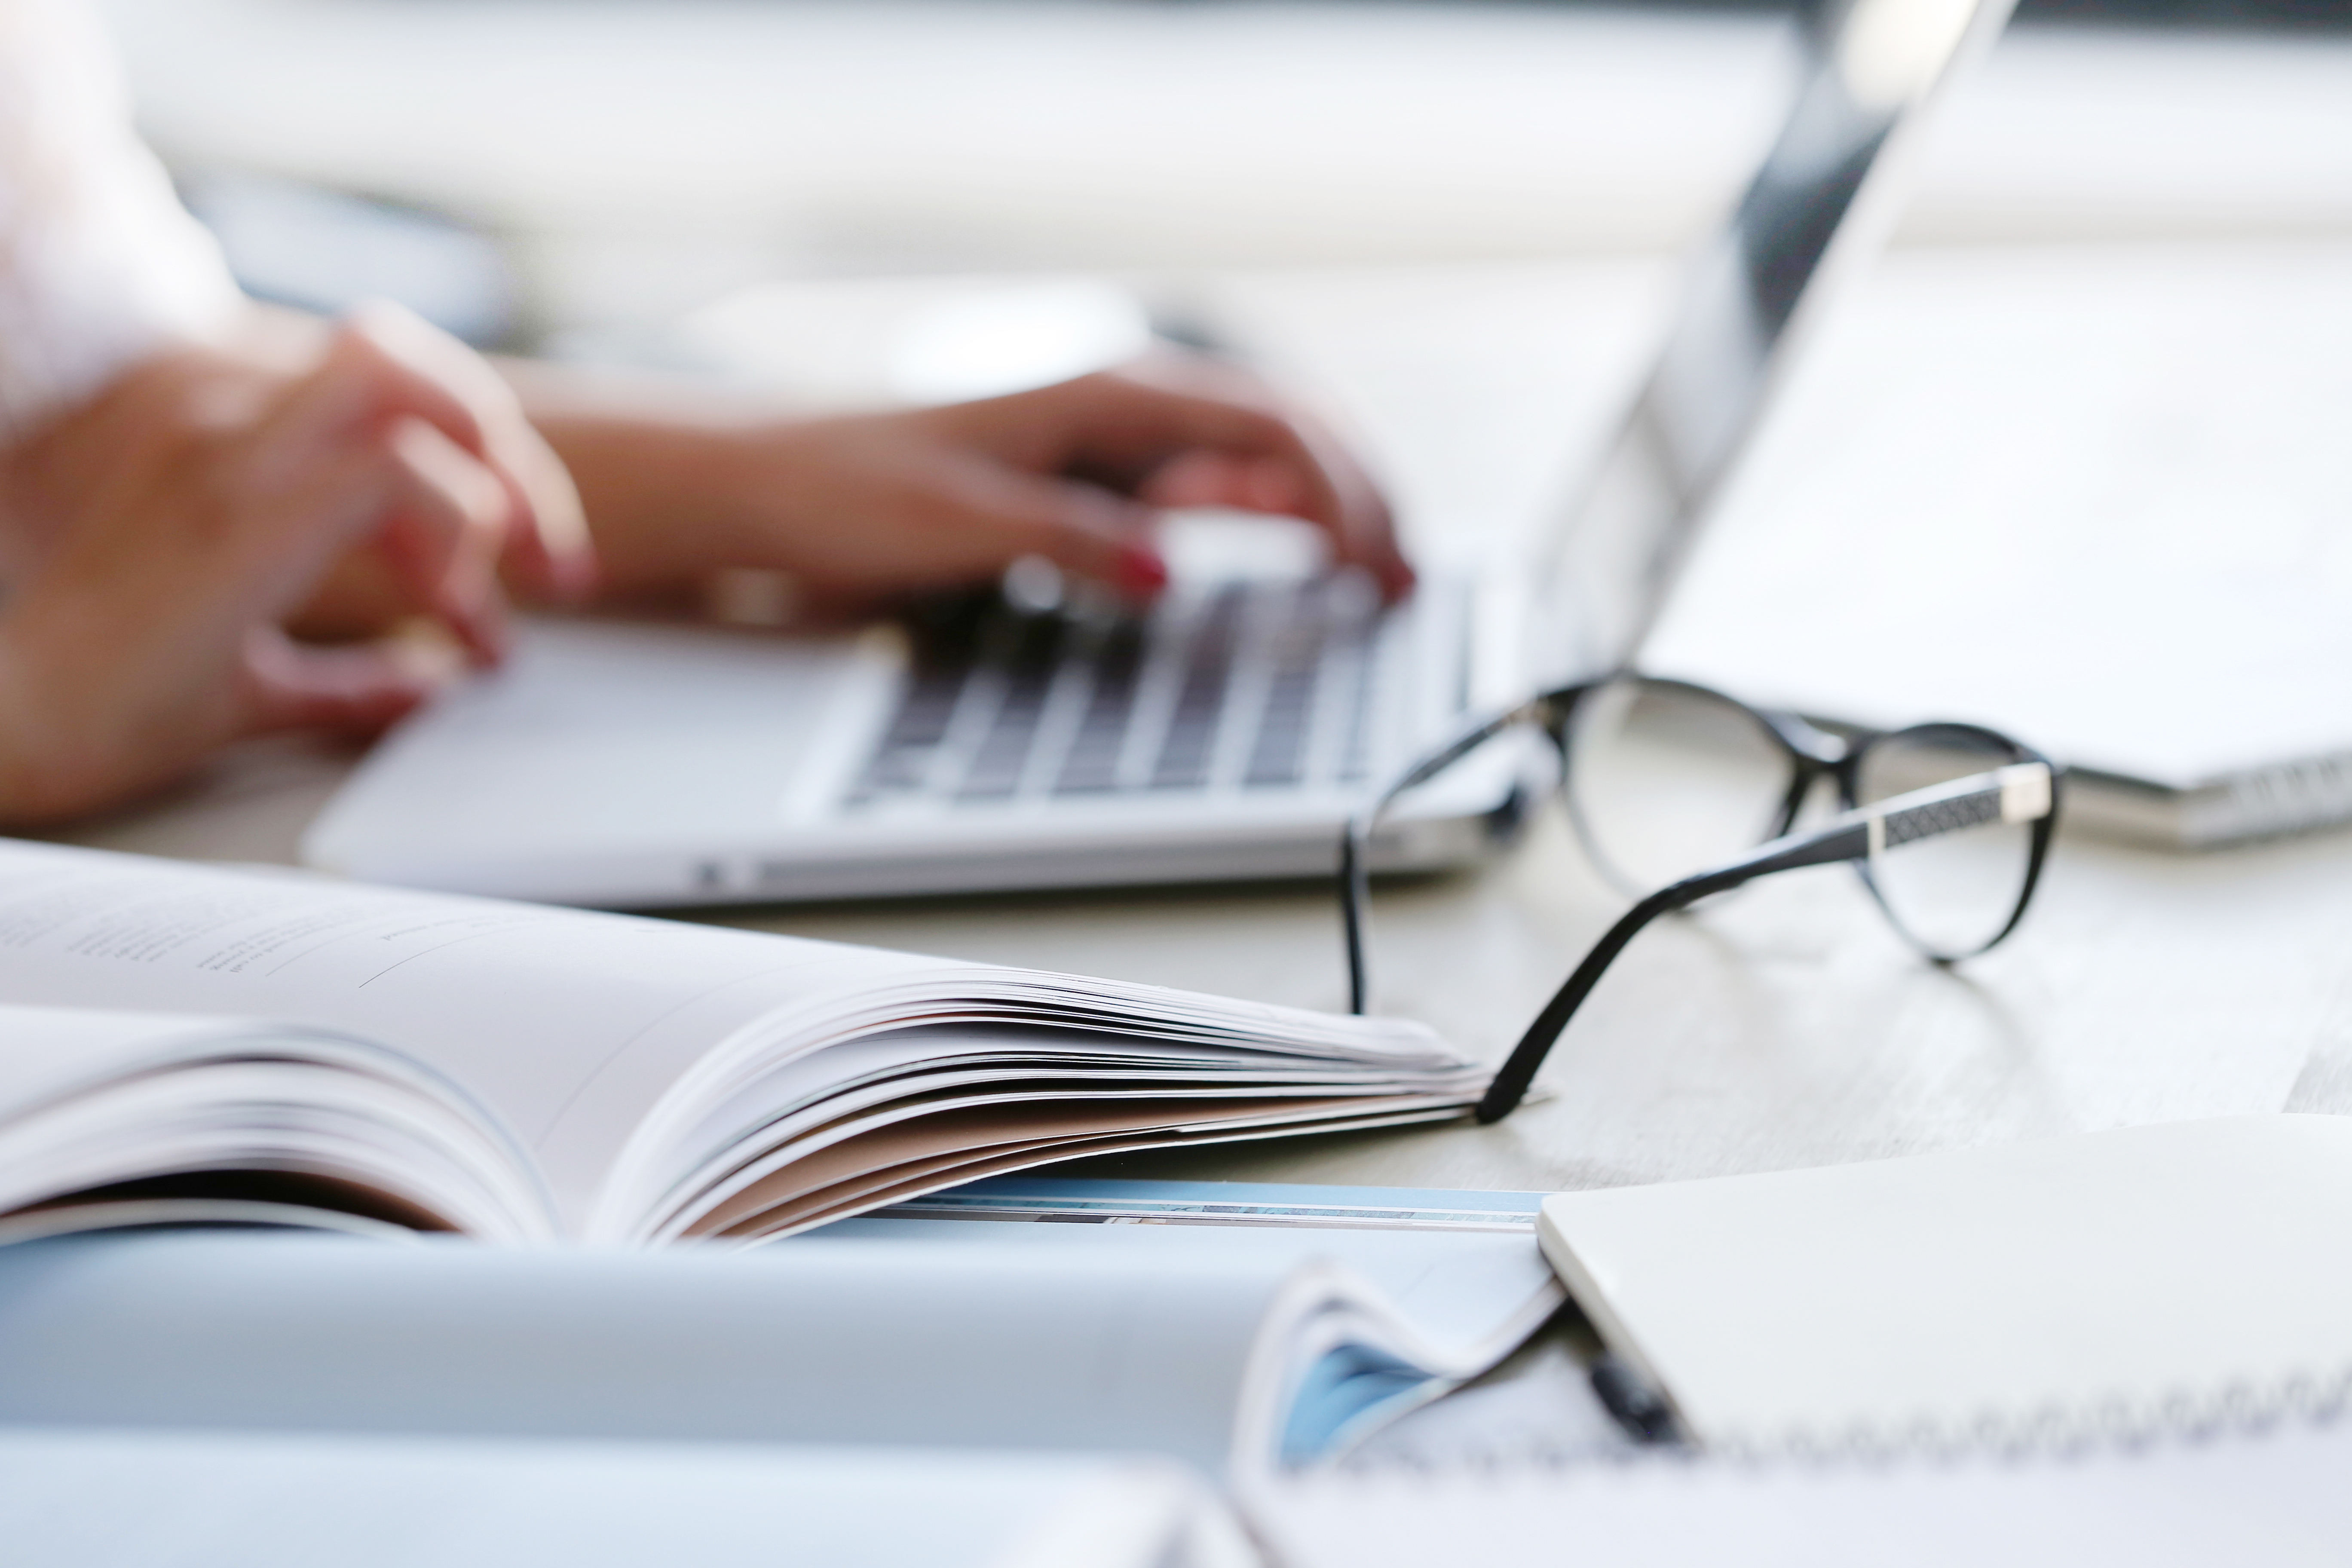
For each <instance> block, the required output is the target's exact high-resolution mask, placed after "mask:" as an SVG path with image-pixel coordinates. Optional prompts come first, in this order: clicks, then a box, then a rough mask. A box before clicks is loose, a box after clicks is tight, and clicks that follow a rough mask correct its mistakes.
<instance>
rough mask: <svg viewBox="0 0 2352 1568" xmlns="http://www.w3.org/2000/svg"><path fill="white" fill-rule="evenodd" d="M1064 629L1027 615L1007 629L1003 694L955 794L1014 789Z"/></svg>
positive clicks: (993, 796) (1058, 622)
mask: <svg viewBox="0 0 2352 1568" xmlns="http://www.w3.org/2000/svg"><path fill="white" fill-rule="evenodd" d="M1069 629H1070V625H1069V623H1068V622H1067V621H1066V620H1064V619H1062V618H1061V617H1060V616H1028V617H1026V618H1025V621H1024V624H1022V625H1021V626H1018V627H1017V628H1016V629H1015V630H1014V631H1013V637H1012V647H1011V649H1010V651H1009V653H1008V655H1007V657H1006V658H1005V662H1004V694H1003V697H1002V698H1001V699H1000V700H998V702H997V706H996V715H995V717H994V718H993V719H992V720H991V721H989V726H988V733H987V735H986V736H985V737H983V738H982V741H981V742H980V745H979V747H978V749H977V750H975V751H974V752H973V753H972V758H971V766H970V767H968V768H967V769H965V771H964V775H963V782H962V783H961V784H960V785H959V786H958V787H957V789H956V798H957V799H959V800H1003V799H1006V798H1008V797H1009V796H1011V795H1013V793H1014V792H1015V791H1017V790H1019V789H1020V787H1021V781H1022V778H1023V776H1024V774H1026V773H1027V772H1028V771H1029V754H1030V752H1031V751H1032V750H1033V749H1034V745H1035V742H1036V739H1037V723H1038V721H1039V720H1041V719H1043V718H1044V717H1045V699H1046V697H1047V696H1048V695H1049V694H1051V692H1052V691H1053V689H1054V674H1055V670H1056V669H1058V668H1060V659H1059V655H1060V653H1061V649H1062V644H1063V641H1064V640H1065V639H1066V637H1068V635H1069Z"/></svg>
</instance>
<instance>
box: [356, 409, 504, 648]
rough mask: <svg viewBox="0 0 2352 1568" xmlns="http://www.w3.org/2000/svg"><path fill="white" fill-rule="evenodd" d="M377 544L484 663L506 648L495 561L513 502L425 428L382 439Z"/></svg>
mask: <svg viewBox="0 0 2352 1568" xmlns="http://www.w3.org/2000/svg"><path fill="white" fill-rule="evenodd" d="M381 461H382V463H383V468H384V475H385V478H384V484H383V492H382V494H383V516H382V519H381V521H380V522H379V524H378V526H377V529H376V537H377V540H378V542H379V544H380V546H381V548H382V550H383V554H384V558H385V559H386V560H387V561H388V562H389V563H391V565H392V568H393V571H394V574H395V576H397V577H398V578H399V580H400V581H401V582H402V583H403V584H405V585H406V586H407V588H408V589H409V591H410V592H411V593H413V594H414V595H416V598H417V600H418V602H419V603H420V604H421V605H423V606H424V607H425V609H427V610H429V611H430V612H431V613H433V614H434V615H436V616H439V617H440V618H441V619H442V620H444V621H446V622H447V623H448V626H449V627H450V629H451V630H452V631H454V632H456V633H457V637H458V639H459V641H461V642H462V643H464V644H465V646H466V647H467V650H468V651H470V652H471V653H473V654H474V656H475V657H476V658H479V659H481V660H483V661H484V662H494V661H495V660H497V659H498V658H499V657H500V656H501V655H502V654H503V653H504V651H505V647H506V603H505V598H504V595H501V594H500V593H499V553H500V551H501V548H502V547H503V545H504V543H505V541H506V538H507V520H508V518H509V516H510V515H511V513H512V505H513V502H512V497H511V495H510V493H509V490H508V489H507V487H506V486H505V485H503V484H501V483H500V482H499V478H498V476H497V475H495V474H493V473H492V472H491V471H490V470H489V468H487V467H486V466H485V465H483V464H482V463H480V462H478V461H477V460H476V459H475V458H474V457H473V455H472V454H471V453H468V452H465V451H462V450H460V449H459V448H458V447H457V446H456V445H454V444H453V443H452V442H451V441H450V440H449V438H448V437H446V436H444V435H443V434H442V433H441V432H440V431H439V430H437V429H436V428H435V427H434V426H430V425H426V424H424V423H422V422H420V421H416V420H404V421H402V422H400V423H399V424H396V425H394V426H393V427H392V428H391V429H390V430H388V431H386V432H385V433H384V437H383V447H382V451H381Z"/></svg>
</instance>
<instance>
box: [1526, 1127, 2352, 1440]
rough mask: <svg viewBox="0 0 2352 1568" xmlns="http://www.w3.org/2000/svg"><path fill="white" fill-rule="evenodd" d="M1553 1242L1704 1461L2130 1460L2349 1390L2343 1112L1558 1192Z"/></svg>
mask: <svg viewBox="0 0 2352 1568" xmlns="http://www.w3.org/2000/svg"><path fill="white" fill-rule="evenodd" d="M1538 1236H1539V1237H1540V1240H1541V1242H1542V1245H1543V1248H1544V1253H1545V1256H1546V1257H1548V1258H1550V1260H1551V1262H1552V1265H1553V1267H1554V1268H1557V1269H1558V1270H1559V1274H1560V1277H1561V1279H1562V1280H1563V1281H1564V1282H1565V1283H1566V1284H1567V1286H1568V1289H1569V1292H1570V1295H1571V1296H1573V1297H1574V1298H1575V1299H1576V1300H1577V1302H1578V1304H1579V1305H1580V1306H1581V1307H1582V1308H1583V1309H1584V1311H1585V1313H1586V1315H1587V1316H1588V1317H1589V1318H1590V1319H1591V1321H1592V1323H1593V1325H1594V1327H1595V1328H1596V1329H1597V1330H1598V1331H1600V1334H1601V1339H1602V1340H1603V1342H1605V1343H1606V1344H1607V1346H1608V1348H1609V1351H1610V1352H1611V1354H1612V1357H1614V1358H1615V1360H1616V1361H1617V1362H1619V1363H1622V1365H1623V1366H1624V1367H1625V1368H1627V1369H1629V1370H1630V1372H1631V1373H1633V1375H1634V1376H1635V1377H1636V1378H1638V1379H1641V1380H1644V1381H1646V1382H1647V1383H1648V1384H1650V1385H1651V1388H1652V1391H1654V1393H1655V1394H1657V1395H1658V1396H1660V1397H1662V1398H1663V1400H1664V1403H1665V1405H1666V1406H1667V1407H1668V1409H1669V1410H1670V1411H1671V1414H1672V1417H1673V1420H1674V1423H1675V1426H1677V1427H1678V1428H1679V1429H1680V1431H1681V1433H1682V1435H1683V1436H1686V1437H1687V1438H1689V1439H1691V1440H1692V1441H1694V1442H1695V1443H1696V1444H1697V1445H1698V1446H1699V1447H1703V1448H1710V1449H1717V1450H1723V1451H1731V1452H1742V1453H1751V1454H1770V1453H1778V1452H1790V1451H1797V1452H1807V1451H1811V1452H1822V1451H1840V1450H1861V1451H1865V1452H1879V1451H1887V1450H1895V1449H1906V1448H1930V1449H1937V1450H1951V1449H1961V1450H1965V1449H1971V1448H1982V1447H1992V1448H2000V1449H2011V1448H2020V1447H2047V1446H2057V1447H2065V1446H2071V1445H2077V1444H2081V1443H2085V1442H2090V1443H2097V1442H2101V1441H2105V1440H2109V1439H2123V1440H2137V1439H2143V1438H2146V1437H2149V1436H2161V1435H2164V1434H2167V1433H2171V1432H2190V1431H2202V1430H2209V1429H2213V1428H2217V1427H2229V1426H2252V1425H2259V1424H2261V1423H2262V1422H2264V1421H2266V1420H2270V1419H2273V1418H2274V1417H2277V1416H2281V1415H2294V1414H2297V1413H2309V1414H2319V1413H2324V1412H2326V1411H2330V1410H2333V1409H2334V1408H2335V1407H2336V1406H2337V1405H2342V1404H2343V1403H2344V1401H2345V1398H2346V1395H2347V1389H2352V1245H2347V1238H2352V1121H2347V1120H2343V1119H2338V1118H2335V1117H2326V1116H2301V1115H2277V1116H2250V1117H2233V1118H2229V1119H2226V1120H2221V1121H2194V1122H2180V1123H2174V1124H2171V1125H2166V1126H2156V1127H2141V1128H2132V1129H2126V1130H2122V1131H2107V1132H2095V1133H2084V1134H2077V1135H2074V1136H2071V1137H2063V1138H2053V1139H2049V1140H2043V1141H2038V1142H2024V1143H2016V1144H2011V1145H2009V1146H2007V1147H2002V1148H1993V1149H1977V1150H1969V1151H1964V1152H1957V1153H1948V1154H1933V1155H1924V1156H1918V1157H1915V1158H1909V1159H1900V1160H1888V1161H1882V1162H1877V1163H1865V1164H1856V1165H1842V1166H1834V1167H1831V1168H1828V1169H1823V1170H1812V1171H1787V1172H1778V1173H1769V1174H1763V1175H1750V1176H1732V1177H1724V1178H1718V1179H1715V1180H1709V1181H1696V1182H1684V1183H1671V1184H1663V1185H1658V1186H1649V1187H1629V1188H1620V1189H1615V1190H1611V1191H1602V1192H1586V1193H1570V1194H1560V1195H1559V1196H1555V1197H1552V1198H1549V1199H1547V1200H1546V1202H1545V1205H1544V1210H1543V1215H1542V1218H1541V1220H1540V1222H1539V1224H1538Z"/></svg>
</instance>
